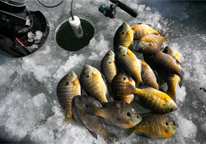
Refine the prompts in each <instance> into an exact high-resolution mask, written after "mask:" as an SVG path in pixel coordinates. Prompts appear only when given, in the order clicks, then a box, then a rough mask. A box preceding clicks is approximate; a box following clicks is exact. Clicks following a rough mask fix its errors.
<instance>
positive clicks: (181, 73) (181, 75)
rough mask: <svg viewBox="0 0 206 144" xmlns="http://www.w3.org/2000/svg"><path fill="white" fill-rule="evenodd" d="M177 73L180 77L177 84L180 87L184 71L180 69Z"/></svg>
mask: <svg viewBox="0 0 206 144" xmlns="http://www.w3.org/2000/svg"><path fill="white" fill-rule="evenodd" d="M178 75H179V77H180V82H179V86H180V87H181V86H182V81H183V76H184V72H183V70H181V71H180V73H179V74H178Z"/></svg>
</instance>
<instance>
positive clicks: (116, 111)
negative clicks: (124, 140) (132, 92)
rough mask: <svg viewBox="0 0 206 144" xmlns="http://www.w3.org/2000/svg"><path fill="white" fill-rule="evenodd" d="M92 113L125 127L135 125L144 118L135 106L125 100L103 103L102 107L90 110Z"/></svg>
mask: <svg viewBox="0 0 206 144" xmlns="http://www.w3.org/2000/svg"><path fill="white" fill-rule="evenodd" d="M88 109H89V106H88ZM90 114H92V115H96V116H99V117H102V118H104V120H105V121H106V122H107V123H108V124H110V125H113V126H117V127H120V128H124V129H126V128H131V127H134V126H135V125H136V124H138V123H139V122H140V121H141V120H142V118H141V116H140V115H139V114H138V112H137V110H136V109H135V107H134V106H133V105H132V104H128V103H127V102H124V101H110V102H107V103H103V108H102V109H95V110H93V111H91V110H90Z"/></svg>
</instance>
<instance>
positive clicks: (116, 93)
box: [112, 72, 135, 103]
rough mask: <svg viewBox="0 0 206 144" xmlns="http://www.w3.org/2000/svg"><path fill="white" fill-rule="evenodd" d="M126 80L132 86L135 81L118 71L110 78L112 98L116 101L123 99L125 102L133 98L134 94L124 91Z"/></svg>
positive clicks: (129, 101)
mask: <svg viewBox="0 0 206 144" xmlns="http://www.w3.org/2000/svg"><path fill="white" fill-rule="evenodd" d="M126 82H129V83H130V84H132V85H133V86H135V81H134V80H133V79H132V78H131V77H128V76H126V75H125V74H123V73H121V72H119V73H117V75H116V76H115V77H114V79H113V80H112V94H113V97H114V100H116V101H125V102H127V103H131V102H132V101H133V99H134V95H133V94H131V92H129V91H125V90H124V89H125V87H126Z"/></svg>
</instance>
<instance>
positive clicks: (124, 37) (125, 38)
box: [113, 23, 134, 52]
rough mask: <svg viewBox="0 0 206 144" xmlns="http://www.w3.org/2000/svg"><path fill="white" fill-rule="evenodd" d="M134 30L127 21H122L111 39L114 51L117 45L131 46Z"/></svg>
mask: <svg viewBox="0 0 206 144" xmlns="http://www.w3.org/2000/svg"><path fill="white" fill-rule="evenodd" d="M133 38H134V32H133V30H132V29H131V27H130V26H129V25H128V24H127V23H123V24H122V25H121V26H120V27H119V28H118V29H117V31H116V33H115V36H114V39H113V47H114V52H116V50H117V49H118V47H119V45H122V46H124V47H132V44H133Z"/></svg>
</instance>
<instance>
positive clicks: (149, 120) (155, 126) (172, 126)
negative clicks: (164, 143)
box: [125, 114, 178, 138]
mask: <svg viewBox="0 0 206 144" xmlns="http://www.w3.org/2000/svg"><path fill="white" fill-rule="evenodd" d="M177 128H178V125H177V124H176V123H175V121H172V120H170V117H168V116H167V115H165V114H146V115H145V116H142V121H141V122H140V123H139V124H137V125H136V126H135V127H133V128H130V129H127V130H126V131H125V136H126V137H127V136H129V135H131V134H132V133H134V132H135V131H138V132H140V133H141V135H143V136H146V137H149V138H169V137H171V136H172V135H174V134H175V132H176V130H177Z"/></svg>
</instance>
